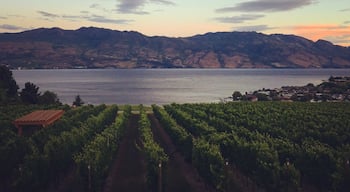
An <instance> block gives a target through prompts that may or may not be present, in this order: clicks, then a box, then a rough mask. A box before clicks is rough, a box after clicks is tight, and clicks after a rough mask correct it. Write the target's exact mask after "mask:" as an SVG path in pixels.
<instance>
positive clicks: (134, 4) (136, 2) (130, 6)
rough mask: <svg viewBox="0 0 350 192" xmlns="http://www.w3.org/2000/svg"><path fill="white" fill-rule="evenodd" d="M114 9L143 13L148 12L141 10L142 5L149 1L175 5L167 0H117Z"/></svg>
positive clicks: (127, 12)
mask: <svg viewBox="0 0 350 192" xmlns="http://www.w3.org/2000/svg"><path fill="white" fill-rule="evenodd" d="M118 1H119V4H117V9H116V11H117V12H119V13H125V14H137V15H145V14H149V12H146V11H143V10H142V7H143V6H145V5H146V4H150V3H158V4H163V5H175V3H174V2H172V1H167V0H118Z"/></svg>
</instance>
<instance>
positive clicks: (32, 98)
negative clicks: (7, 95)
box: [21, 82, 40, 104]
mask: <svg viewBox="0 0 350 192" xmlns="http://www.w3.org/2000/svg"><path fill="white" fill-rule="evenodd" d="M38 91H39V87H37V86H36V85H35V84H33V83H30V82H27V83H25V85H24V88H23V89H22V91H21V100H22V102H23V103H27V104H37V103H38V102H39V96H40V93H39V92H38Z"/></svg>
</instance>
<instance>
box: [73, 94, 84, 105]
mask: <svg viewBox="0 0 350 192" xmlns="http://www.w3.org/2000/svg"><path fill="white" fill-rule="evenodd" d="M73 105H74V106H77V107H79V106H82V105H84V101H83V100H82V99H81V98H80V95H77V96H76V97H75V100H74V101H73Z"/></svg>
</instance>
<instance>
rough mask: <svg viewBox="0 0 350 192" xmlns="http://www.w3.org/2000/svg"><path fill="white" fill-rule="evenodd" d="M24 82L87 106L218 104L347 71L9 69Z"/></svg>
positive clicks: (341, 74) (65, 99)
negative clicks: (77, 99) (235, 94)
mask: <svg viewBox="0 0 350 192" xmlns="http://www.w3.org/2000/svg"><path fill="white" fill-rule="evenodd" d="M13 75H14V78H15V80H16V81H17V84H18V85H19V86H20V89H22V88H23V87H24V84H25V82H28V81H29V82H32V83H34V84H36V85H37V86H39V87H40V89H39V91H40V92H42V93H43V92H44V91H46V90H49V91H53V92H55V93H56V94H57V95H58V97H59V99H60V101H61V102H63V103H66V104H71V103H72V102H73V101H74V99H75V96H76V95H78V94H79V95H80V96H81V98H82V99H83V100H84V101H85V103H89V104H102V103H105V104H112V103H115V104H141V103H142V104H145V105H150V104H168V103H172V102H176V103H194V102H195V103H198V102H205V103H208V102H219V101H221V100H222V99H223V98H226V97H229V96H231V95H232V93H233V91H235V90H237V91H241V92H242V93H244V92H249V91H254V90H258V89H262V88H279V87H281V86H286V85H296V86H301V85H306V84H307V83H313V84H319V83H321V82H322V80H327V79H328V78H329V77H330V76H331V75H333V76H349V75H350V69H63V70H14V71H13Z"/></svg>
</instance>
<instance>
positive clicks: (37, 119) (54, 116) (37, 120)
mask: <svg viewBox="0 0 350 192" xmlns="http://www.w3.org/2000/svg"><path fill="white" fill-rule="evenodd" d="M63 113H64V111H63V110H38V111H34V112H32V113H29V114H27V115H25V116H23V117H20V118H18V119H16V120H15V121H14V122H13V123H14V124H15V126H16V128H17V129H18V135H23V128H24V127H42V128H44V127H47V126H48V125H51V124H52V123H54V122H55V121H56V120H58V119H59V118H61V116H62V115H63Z"/></svg>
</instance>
